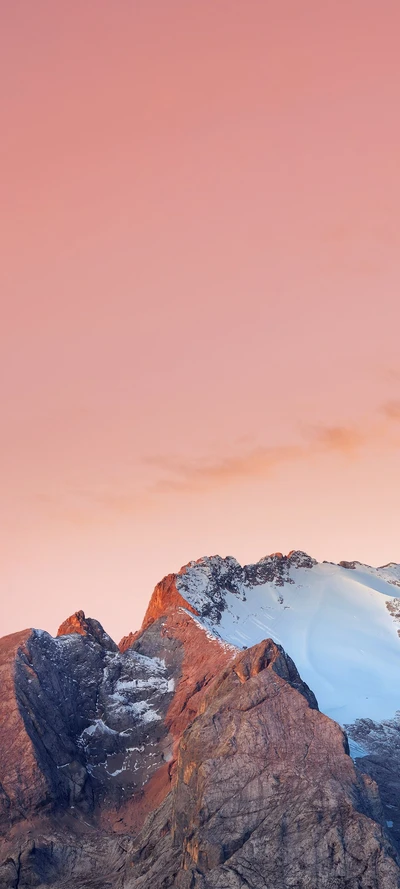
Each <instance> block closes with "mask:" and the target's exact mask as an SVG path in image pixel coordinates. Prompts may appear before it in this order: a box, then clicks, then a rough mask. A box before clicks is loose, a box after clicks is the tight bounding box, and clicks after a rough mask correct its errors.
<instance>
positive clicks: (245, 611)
mask: <svg viewBox="0 0 400 889" xmlns="http://www.w3.org/2000/svg"><path fill="white" fill-rule="evenodd" d="M399 582H400V570H399V566H397V565H393V564H390V565H388V566H383V567H382V568H381V569H372V568H368V566H360V564H359V563H357V562H352V563H346V564H343V565H341V566H337V565H333V564H331V563H324V564H323V565H318V563H316V562H315V560H314V559H311V558H310V557H309V556H307V555H306V554H305V553H301V552H297V551H296V552H292V553H290V554H289V555H288V556H283V555H282V554H280V553H275V554H273V555H272V556H267V557H265V558H264V559H262V560H261V561H260V562H259V563H257V564H256V565H250V566H245V567H242V566H240V565H239V563H238V562H237V561H236V560H235V559H233V558H228V559H221V558H220V557H219V556H215V557H212V558H210V559H200V560H199V561H198V562H190V563H189V564H188V565H186V566H185V567H184V568H182V569H181V571H180V572H178V573H177V574H174V575H168V576H167V577H166V578H164V580H163V581H161V583H160V584H158V585H157V587H156V588H155V591H154V593H153V596H152V598H151V600H150V603H149V607H148V610H147V612H146V615H145V619H144V621H143V626H142V629H141V630H140V631H137V632H131V633H128V634H127V636H125V637H124V639H123V640H122V641H121V643H120V645H119V646H117V645H116V644H115V643H114V642H113V640H112V639H111V638H110V637H109V635H108V634H107V633H106V632H105V630H104V629H103V627H102V626H101V624H100V623H99V622H98V621H96V620H94V619H92V618H87V617H86V616H85V614H84V613H83V612H82V611H78V612H75V614H73V615H71V617H69V618H68V619H67V620H66V621H64V623H63V624H62V625H61V627H60V628H59V631H58V634H57V636H56V637H55V638H53V637H52V636H50V635H49V634H48V633H45V632H42V631H39V630H26V631H23V632H22V633H18V634H15V635H13V636H9V637H5V638H4V639H2V640H0V678H1V691H2V693H1V696H0V831H1V837H2V843H1V846H2V850H1V856H0V889H14V887H18V889H30V887H34V886H53V887H54V889H64V887H65V889H66V887H70V886H71V885H75V886H78V887H87V889H103V887H104V889H105V887H113V889H114V887H115V889H120V887H121V889H122V887H127V889H130V887H131V889H150V887H151V889H167V887H170V886H176V887H181V889H197V887H198V889H200V887H201V889H208V887H210V889H211V887H215V889H230V887H232V889H236V887H240V886H246V887H249V886H250V887H252V889H259V887H268V889H310V887H318V889H325V887H326V889H392V887H398V886H400V880H399V866H398V862H397V857H396V855H397V852H396V850H397V849H398V848H399V836H400V812H399V809H398V793H397V787H398V779H397V778H396V770H397V771H398V762H399V754H398V749H399V747H400V745H399V743H398V737H399V730H398V725H397V721H396V717H395V714H394V713H393V714H388V716H389V717H390V718H388V719H386V720H385V719H383V720H382V719H379V718H378V719H376V718H374V719H373V718H372V717H370V716H369V714H368V706H367V709H366V710H363V708H364V706H365V700H364V699H369V694H370V689H371V683H372V682H373V676H374V674H373V670H374V669H375V671H376V672H375V677H376V682H377V683H378V684H379V682H382V677H383V676H384V674H383V673H382V672H381V662H380V651H381V650H382V649H383V648H386V667H385V669H386V670H392V671H394V672H392V678H394V680H396V663H397V662H396V656H397V658H398V657H399V648H400V640H399V637H398V632H397V630H398V613H397V611H398V609H397V602H398V599H397V598H396V593H397V594H398V584H399ZM340 616H341V627H340V626H339V617H340ZM351 616H352V619H353V621H354V622H353V623H351V621H350V617H351ZM349 621H350V623H349ZM374 622H375V624H374ZM339 630H340V632H339ZM374 634H375V635H374ZM269 637H272V638H269ZM332 637H333V639H334V643H333V642H332V641H331V640H332ZM329 640H330V641H329ZM349 640H350V641H351V645H352V651H351V650H350V651H349ZM282 641H283V642H284V644H283V645H282V644H280V643H282ZM368 643H370V648H371V645H373V646H374V647H373V651H374V658H373V659H372V658H371V657H366V658H365V659H364V660H363V656H362V652H360V648H362V645H365V646H366V645H367V644H368ZM334 644H335V645H336V650H335V652H334V651H333V649H334ZM396 646H397V648H396ZM296 652H297V653H298V654H299V658H297V657H296V656H295V657H294V659H293V660H292V656H293V654H295V655H296ZM334 656H335V659H336V673H335V670H334V665H333V663H332V662H333V657H334ZM349 659H350V660H351V659H352V661H353V665H354V664H356V666H357V670H356V673H357V676H356V678H355V679H354V677H353V676H352V675H351V673H349V671H348V670H347V667H348V662H349ZM299 661H300V667H301V669H300V671H299V672H298V669H297V668H298V667H299ZM295 663H296V665H295ZM360 665H361V666H360ZM361 667H363V669H364V673H363V674H362V671H361V672H360V670H361ZM382 669H383V668H382ZM346 671H347V674H346ZM346 675H347V682H346V681H345V679H346ZM385 675H386V674H385ZM310 677H311V679H312V680H314V679H315V680H316V681H315V683H314V682H313V681H311V680H310ZM335 677H336V679H335ZM328 679H329V683H330V685H329V690H328V692H327V687H328V684H329V683H328ZM332 679H334V680H335V682H336V686H335V684H334V685H333V686H332V687H331V685H332V683H331V680H332ZM357 683H358V684H357ZM360 683H361V687H362V688H363V690H364V692H368V694H367V693H365V694H364V695H361V696H359V697H357V696H356V692H357V690H358V689H359V687H360ZM363 683H364V685H363ZM315 686H318V687H317V688H316V687H315ZM382 689H383V699H384V702H385V705H386V703H387V704H388V705H389V704H391V702H392V701H393V700H395V699H396V695H397V686H395V688H392V686H391V685H390V686H389V685H388V684H387V683H386V685H383V686H382ZM316 690H317V692H318V694H317V698H318V703H319V706H320V708H321V709H322V710H325V713H322V712H320V711H319V709H318V704H317V698H316V697H315V694H314V692H315V691H316ZM321 690H322V698H321V694H320V692H321ZM385 695H386V697H385ZM335 701H336V702H337V706H338V708H339V709H340V707H341V708H342V709H341V712H342V714H347V713H348V712H351V713H352V714H354V715H355V718H354V719H353V720H352V721H351V720H350V721H351V726H350V727H349V735H350V752H351V753H352V756H353V759H352V758H351V757H350V756H349V746H348V739H347V736H346V734H345V733H344V732H343V729H342V728H340V727H339V725H338V724H337V722H335V721H332V720H331V719H330V718H329V717H328V715H326V713H328V711H329V709H330V707H332V704H333V703H334V702H335ZM376 706H377V705H376V703H375V702H374V701H373V702H372V705H371V707H376ZM345 721H346V720H345V719H342V718H340V719H339V718H338V722H341V723H342V725H343V724H344V722H345ZM375 782H377V783H375ZM396 782H397V783H396Z"/></svg>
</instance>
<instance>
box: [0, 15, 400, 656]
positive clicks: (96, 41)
mask: <svg viewBox="0 0 400 889" xmlns="http://www.w3.org/2000/svg"><path fill="white" fill-rule="evenodd" d="M0 24H1V26H0V113H1V120H2V126H1V130H2V139H1V149H0V151H1V165H0V239H1V245H2V251H1V252H2V261H1V264H0V302H1V305H0V313H1V317H0V399H1V400H0V403H1V414H0V426H1V428H0V451H1V461H0V484H1V498H0V524H1V534H0V590H1V593H0V597H1V613H0V635H3V634H6V633H11V632H14V631H17V630H20V629H22V628H24V627H27V626H35V627H41V628H43V629H46V630H48V631H49V632H51V633H55V632H56V630H57V627H58V625H59V624H60V623H61V621H62V620H64V619H65V618H66V617H67V616H68V615H69V614H71V613H72V612H74V611H75V610H77V609H80V608H82V609H83V610H84V611H85V612H86V614H87V615H88V616H91V617H96V618H97V619H98V620H100V621H101V622H102V623H103V625H104V626H105V628H106V629H107V631H108V632H109V633H110V634H111V635H112V636H113V637H114V638H115V639H116V640H117V641H118V639H119V638H120V637H121V636H122V635H123V634H125V633H127V632H129V631H130V630H134V629H137V628H138V627H139V625H140V622H141V619H142V616H143V613H144V610H145V607H146V605H147V602H148V600H149V597H150V595H151V592H152V589H153V587H154V585H155V584H156V583H157V582H158V581H159V580H160V579H161V578H162V577H163V576H164V575H165V574H167V573H170V572H173V571H176V570H178V569H179V568H180V567H181V565H183V564H185V563H187V562H188V561H190V560H191V559H197V558H199V557H201V556H203V555H213V554H216V553H219V554H220V555H222V556H225V555H234V556H235V557H236V558H237V559H238V560H239V561H240V562H241V563H242V564H243V563H249V562H254V561H257V560H258V559H260V558H261V557H262V556H264V555H266V554H267V553H270V552H274V551H281V552H284V553H285V552H288V551H289V550H291V549H302V550H305V551H307V552H309V553H310V554H311V555H313V556H314V557H315V558H318V559H320V560H322V559H327V560H332V561H339V560H340V559H359V560H360V561H364V562H367V563H369V564H372V565H380V564H383V563H385V562H388V561H398V562H400V537H399V526H400V496H399V494H400V460H399V447H400V355H399V329H400V298H399V293H400V265H399V261H398V257H399V246H400V244H399V241H400V165H399V161H398V159H399V156H400V115H399V113H398V109H399V107H400V55H399V51H398V34H399V30H400V5H399V3H398V0H382V2H381V3H379V4H378V3H376V0H325V2H324V3H321V2H320V0H305V2H302V3H300V2H298V0H273V2H272V0H229V2H228V0H201V2H199V0H114V2H113V3H110V2H109V0H79V2H78V0H68V2H67V0H58V2H57V3H54V2H53V0H35V3H32V2H31V0H14V2H13V3H7V2H6V0H3V2H1V0H0Z"/></svg>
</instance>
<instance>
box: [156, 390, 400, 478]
mask: <svg viewBox="0 0 400 889" xmlns="http://www.w3.org/2000/svg"><path fill="white" fill-rule="evenodd" d="M379 413H381V414H382V413H383V414H384V416H385V421H384V422H383V423H382V422H380V423H376V422H375V423H374V424H371V423H369V422H367V421H366V422H365V423H364V424H360V425H359V426H344V425H338V426H322V425H321V426H312V427H310V428H308V429H307V430H306V431H305V435H306V437H307V438H308V441H306V442H305V444H303V445H301V444H299V445H281V446H277V447H258V448H253V449H252V450H247V451H246V452H244V453H242V454H239V455H237V456H232V457H222V458H220V459H218V460H215V461H214V462H213V461H210V460H209V459H203V460H202V459H198V460H195V461H186V460H184V459H179V458H177V457H172V456H169V457H163V456H155V457H151V458H148V459H147V460H146V463H147V464H150V465H153V466H154V467H157V468H158V469H159V470H161V471H162V472H164V473H166V474H168V475H169V477H168V476H167V477H165V478H161V479H159V480H158V481H156V482H155V484H154V485H152V486H151V488H150V489H149V493H151V494H157V493H170V492H171V493H172V492H174V491H176V492H178V491H179V492H182V493H186V492H187V493H190V492H194V491H200V490H203V489H209V488H211V487H214V486H223V485H226V484H233V483H235V482H240V481H243V480H250V479H256V478H258V479H260V480H261V479H266V478H268V477H269V476H270V475H271V474H272V473H273V472H274V471H275V470H278V469H279V468H280V467H282V466H284V465H285V464H289V463H298V462H300V461H302V460H310V459H313V458H314V457H315V458H317V457H320V456H322V455H324V454H326V455H328V454H336V455H341V456H343V457H346V458H354V457H356V456H357V455H358V454H359V452H360V450H361V449H362V448H363V447H366V446H367V445H368V444H372V443H375V442H377V441H378V442H381V443H382V442H383V443H385V445H387V444H389V443H390V427H391V425H392V423H391V421H393V420H400V402H390V403H388V404H386V405H383V406H382V407H381V408H380V409H379Z"/></svg>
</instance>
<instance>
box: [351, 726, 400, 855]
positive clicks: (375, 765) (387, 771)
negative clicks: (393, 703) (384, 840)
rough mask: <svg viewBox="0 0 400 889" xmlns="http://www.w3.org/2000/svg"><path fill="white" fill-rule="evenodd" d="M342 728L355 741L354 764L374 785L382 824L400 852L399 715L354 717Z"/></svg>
mask: <svg viewBox="0 0 400 889" xmlns="http://www.w3.org/2000/svg"><path fill="white" fill-rule="evenodd" d="M346 729H347V731H348V733H349V737H350V738H351V741H352V742H355V745H353V744H352V747H353V750H352V752H353V756H354V758H355V761H356V763H357V767H358V768H359V770H360V771H362V772H363V773H365V774H367V775H369V776H370V777H371V778H372V779H373V780H374V781H376V783H377V785H378V788H379V793H380V797H381V800H382V804H383V809H384V812H385V820H386V826H387V828H388V832H389V834H390V838H391V841H392V843H393V844H394V846H395V847H396V849H397V851H398V852H400V714H397V716H395V717H394V718H393V719H385V720H383V722H374V721H373V720H372V719H358V720H357V722H356V723H354V725H349V726H346Z"/></svg>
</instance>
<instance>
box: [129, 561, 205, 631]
mask: <svg viewBox="0 0 400 889" xmlns="http://www.w3.org/2000/svg"><path fill="white" fill-rule="evenodd" d="M183 570H184V569H182V571H183ZM176 577H177V575H176V574H167V576H166V577H164V578H163V580H162V581H161V582H160V583H158V584H157V586H156V587H155V589H154V592H153V595H152V597H151V599H150V603H149V607H148V609H147V611H146V614H145V616H144V619H143V624H142V630H145V629H146V628H147V627H148V626H149V625H150V624H152V623H153V621H155V620H157V618H158V617H161V616H162V615H163V614H165V612H166V610H167V609H168V608H171V607H175V608H186V610H187V611H190V612H191V613H192V614H198V611H196V609H195V608H193V607H192V605H189V603H188V602H187V601H186V599H184V598H183V596H181V594H180V593H178V590H177V588H176Z"/></svg>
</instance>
